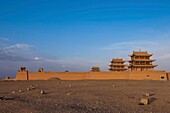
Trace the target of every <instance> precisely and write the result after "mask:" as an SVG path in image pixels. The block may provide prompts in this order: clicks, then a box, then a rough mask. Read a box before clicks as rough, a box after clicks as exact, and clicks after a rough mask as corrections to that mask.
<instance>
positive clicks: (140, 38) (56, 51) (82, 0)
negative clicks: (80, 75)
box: [0, 0, 170, 77]
mask: <svg viewBox="0 0 170 113" xmlns="http://www.w3.org/2000/svg"><path fill="white" fill-rule="evenodd" d="M169 26H170V1H168V0H0V55H1V56H0V63H1V65H0V76H1V77H4V76H6V75H8V76H15V71H16V70H17V69H19V68H20V67H21V66H26V67H27V69H28V70H29V71H37V68H38V67H44V68H45V70H46V71H65V70H69V71H89V70H90V69H91V67H92V66H99V67H100V68H101V70H103V71H107V68H108V64H109V61H110V60H111V58H114V57H119V58H120V57H121V58H124V59H126V60H128V59H129V57H128V54H130V53H132V51H133V50H139V49H141V50H148V52H149V53H153V54H154V56H153V57H152V58H153V59H157V61H156V62H155V63H156V64H158V67H157V68H156V69H166V70H167V71H170V69H169V67H170V62H169V61H170V46H169V41H170V29H169Z"/></svg>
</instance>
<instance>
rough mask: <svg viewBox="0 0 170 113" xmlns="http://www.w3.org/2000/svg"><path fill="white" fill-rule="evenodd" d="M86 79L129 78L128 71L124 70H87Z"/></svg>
mask: <svg viewBox="0 0 170 113" xmlns="http://www.w3.org/2000/svg"><path fill="white" fill-rule="evenodd" d="M86 79H89V80H90V79H93V80H109V79H129V74H128V71H126V72H89V73H88V74H87V76H86Z"/></svg>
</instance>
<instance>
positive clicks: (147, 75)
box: [129, 71, 168, 80]
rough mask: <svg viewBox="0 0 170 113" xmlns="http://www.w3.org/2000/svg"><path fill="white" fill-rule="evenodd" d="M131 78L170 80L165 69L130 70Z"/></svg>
mask: <svg viewBox="0 0 170 113" xmlns="http://www.w3.org/2000/svg"><path fill="white" fill-rule="evenodd" d="M129 79H131V80H168V79H167V75H166V72H165V71H142V72H140V71H132V72H129Z"/></svg>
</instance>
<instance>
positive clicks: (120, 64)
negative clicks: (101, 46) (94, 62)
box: [109, 58, 127, 72]
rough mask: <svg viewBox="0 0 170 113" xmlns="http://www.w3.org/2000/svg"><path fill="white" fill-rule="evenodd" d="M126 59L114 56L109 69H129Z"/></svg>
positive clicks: (119, 70)
mask: <svg viewBox="0 0 170 113" xmlns="http://www.w3.org/2000/svg"><path fill="white" fill-rule="evenodd" d="M124 63H125V61H124V60H123V59H120V58H113V59H112V61H111V64H110V65H109V66H110V68H109V71H118V72H121V71H126V70H127V69H126V68H125V66H126V65H125V64H124Z"/></svg>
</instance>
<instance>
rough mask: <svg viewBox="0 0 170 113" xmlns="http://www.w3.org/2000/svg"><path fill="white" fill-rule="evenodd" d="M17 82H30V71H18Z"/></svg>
mask: <svg viewBox="0 0 170 113" xmlns="http://www.w3.org/2000/svg"><path fill="white" fill-rule="evenodd" d="M16 80H28V71H20V70H19V71H17V72H16Z"/></svg>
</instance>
